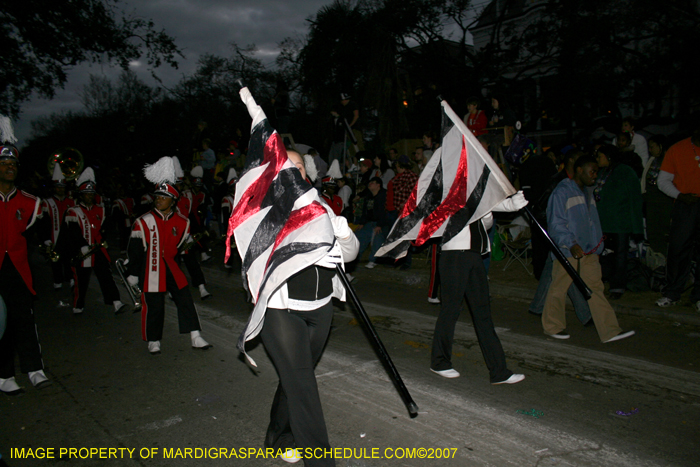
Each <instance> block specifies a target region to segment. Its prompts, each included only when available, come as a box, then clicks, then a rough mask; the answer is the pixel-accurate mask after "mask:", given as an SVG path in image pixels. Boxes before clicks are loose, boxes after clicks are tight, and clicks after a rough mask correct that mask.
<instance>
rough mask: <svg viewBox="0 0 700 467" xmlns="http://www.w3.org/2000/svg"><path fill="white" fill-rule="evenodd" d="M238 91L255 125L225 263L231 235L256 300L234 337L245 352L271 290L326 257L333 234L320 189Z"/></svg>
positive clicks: (238, 187) (252, 103)
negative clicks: (306, 178) (320, 195)
mask: <svg viewBox="0 0 700 467" xmlns="http://www.w3.org/2000/svg"><path fill="white" fill-rule="evenodd" d="M240 95H241V99H242V100H243V102H244V103H245V104H246V107H247V108H248V113H250V116H251V117H252V119H253V123H252V127H251V128H252V130H251V136H250V143H249V145H248V156H247V159H246V165H245V168H244V171H243V174H242V175H241V177H240V179H239V180H238V183H237V184H236V195H235V198H234V207H233V212H232V213H231V217H230V218H229V224H228V234H227V240H228V241H227V242H226V245H227V246H226V261H228V258H229V256H230V255H231V242H230V239H231V235H233V236H234V237H235V239H236V246H237V249H238V252H239V254H240V255H241V260H242V271H241V272H242V275H243V284H244V285H245V286H246V288H247V290H248V291H249V292H250V294H251V296H252V299H253V303H254V304H255V308H254V309H253V312H252V313H251V315H250V318H249V319H248V324H247V325H246V328H245V330H244V331H243V333H242V334H241V336H240V338H239V339H238V348H239V350H241V351H242V352H244V353H245V343H246V342H247V341H249V340H251V339H253V338H254V337H255V336H257V335H258V333H259V332H260V330H261V329H262V326H263V321H264V318H265V310H266V308H267V302H268V299H269V298H270V296H271V295H272V293H274V292H275V291H276V290H277V289H278V288H279V287H280V286H281V285H282V284H284V283H285V282H286V281H287V279H289V278H290V277H291V276H293V275H294V274H296V273H297V272H299V271H301V270H302V269H304V268H306V267H307V266H309V265H311V264H315V263H316V262H318V261H319V260H320V259H322V258H324V257H325V256H326V254H327V253H328V252H329V251H330V249H331V247H332V246H333V242H334V240H335V236H334V234H333V226H332V224H331V220H330V218H329V217H328V214H327V212H326V209H325V208H324V207H323V206H322V204H321V200H320V199H319V197H318V192H317V191H316V190H315V189H314V188H313V187H312V186H311V185H310V184H309V183H308V182H307V181H306V180H304V179H303V178H302V176H301V172H300V171H299V169H297V167H296V166H295V165H294V164H293V163H292V162H291V161H290V160H289V158H288V157H287V151H286V149H285V148H284V143H283V141H282V138H281V137H280V135H279V134H278V133H277V131H275V130H274V129H273V128H272V127H271V126H270V123H269V122H268V120H267V117H266V116H265V113H264V112H263V110H262V109H261V108H260V106H258V105H257V104H256V103H255V100H254V99H253V96H252V95H251V94H250V91H249V90H248V88H245V87H244V88H243V89H241V91H240ZM246 356H247V357H248V360H249V361H250V363H251V364H253V365H255V362H254V361H253V360H252V359H251V358H250V357H249V356H248V355H247V354H246Z"/></svg>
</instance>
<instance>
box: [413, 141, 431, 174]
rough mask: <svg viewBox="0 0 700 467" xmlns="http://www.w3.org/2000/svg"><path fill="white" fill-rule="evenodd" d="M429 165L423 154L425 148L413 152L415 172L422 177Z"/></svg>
mask: <svg viewBox="0 0 700 467" xmlns="http://www.w3.org/2000/svg"><path fill="white" fill-rule="evenodd" d="M427 163H428V159H427V158H426V157H425V155H424V154H423V148H422V147H418V148H416V149H415V151H414V152H413V171H414V172H415V173H417V174H418V175H420V173H421V172H422V171H423V169H424V168H425V166H426V164H427Z"/></svg>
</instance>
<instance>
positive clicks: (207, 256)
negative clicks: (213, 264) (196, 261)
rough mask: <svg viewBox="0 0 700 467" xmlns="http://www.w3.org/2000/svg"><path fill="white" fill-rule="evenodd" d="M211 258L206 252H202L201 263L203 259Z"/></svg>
mask: <svg viewBox="0 0 700 467" xmlns="http://www.w3.org/2000/svg"><path fill="white" fill-rule="evenodd" d="M210 259H211V256H209V255H208V254H207V253H206V252H204V251H203V252H202V263H204V262H205V261H209V260H210Z"/></svg>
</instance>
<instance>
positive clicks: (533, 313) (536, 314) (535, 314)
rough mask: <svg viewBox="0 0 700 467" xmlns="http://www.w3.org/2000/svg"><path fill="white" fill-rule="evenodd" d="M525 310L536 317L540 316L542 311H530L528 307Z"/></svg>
mask: <svg viewBox="0 0 700 467" xmlns="http://www.w3.org/2000/svg"><path fill="white" fill-rule="evenodd" d="M527 312H528V313H530V314H531V315H532V316H537V317H538V318H541V317H542V313H535V312H534V311H532V310H530V309H528V310H527Z"/></svg>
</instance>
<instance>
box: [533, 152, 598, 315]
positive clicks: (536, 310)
mask: <svg viewBox="0 0 700 467" xmlns="http://www.w3.org/2000/svg"><path fill="white" fill-rule="evenodd" d="M582 155H583V152H582V151H579V150H571V151H567V152H566V154H564V168H563V169H562V170H561V171H559V172H558V173H557V174H555V175H554V176H552V177H551V178H550V179H549V186H548V187H547V189H545V191H544V192H542V194H540V196H539V197H538V198H537V201H536V202H534V203H533V205H532V213H533V214H534V216H535V218H536V219H537V221H538V222H539V223H540V225H543V226H546V225H547V204H548V203H549V198H550V196H551V195H552V192H553V191H554V189H555V188H556V187H557V186H558V185H559V183H560V182H561V181H562V180H566V179H571V178H573V176H574V164H575V163H576V160H577V159H578V158H579V157H581V156H582ZM532 255H533V259H532V263H533V268H535V275H537V274H538V273H537V269H536V267H537V266H536V265H537V264H542V266H541V270H540V273H539V274H540V277H539V281H540V282H539V284H537V290H536V291H535V296H534V298H533V299H532V302H530V307H529V308H528V312H529V313H530V314H533V315H537V316H542V312H543V310H544V303H545V300H546V299H547V293H548V292H549V287H550V286H551V284H552V268H553V267H554V260H553V257H552V255H551V254H550V245H549V242H548V241H547V238H546V237H545V236H544V234H543V233H542V232H541V231H540V230H539V229H537V228H535V229H534V230H533V232H532ZM566 293H567V295H568V297H569V299H570V300H571V303H572V304H573V305H574V312H575V313H576V317H577V318H578V319H579V321H580V322H581V324H584V325H587V324H590V323H591V322H592V321H591V310H590V308H589V306H588V301H587V300H586V299H585V298H584V297H583V294H582V293H581V291H580V290H579V289H578V287H576V286H575V285H574V284H573V283H572V284H571V285H570V286H569V289H568V290H567V291H566Z"/></svg>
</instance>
